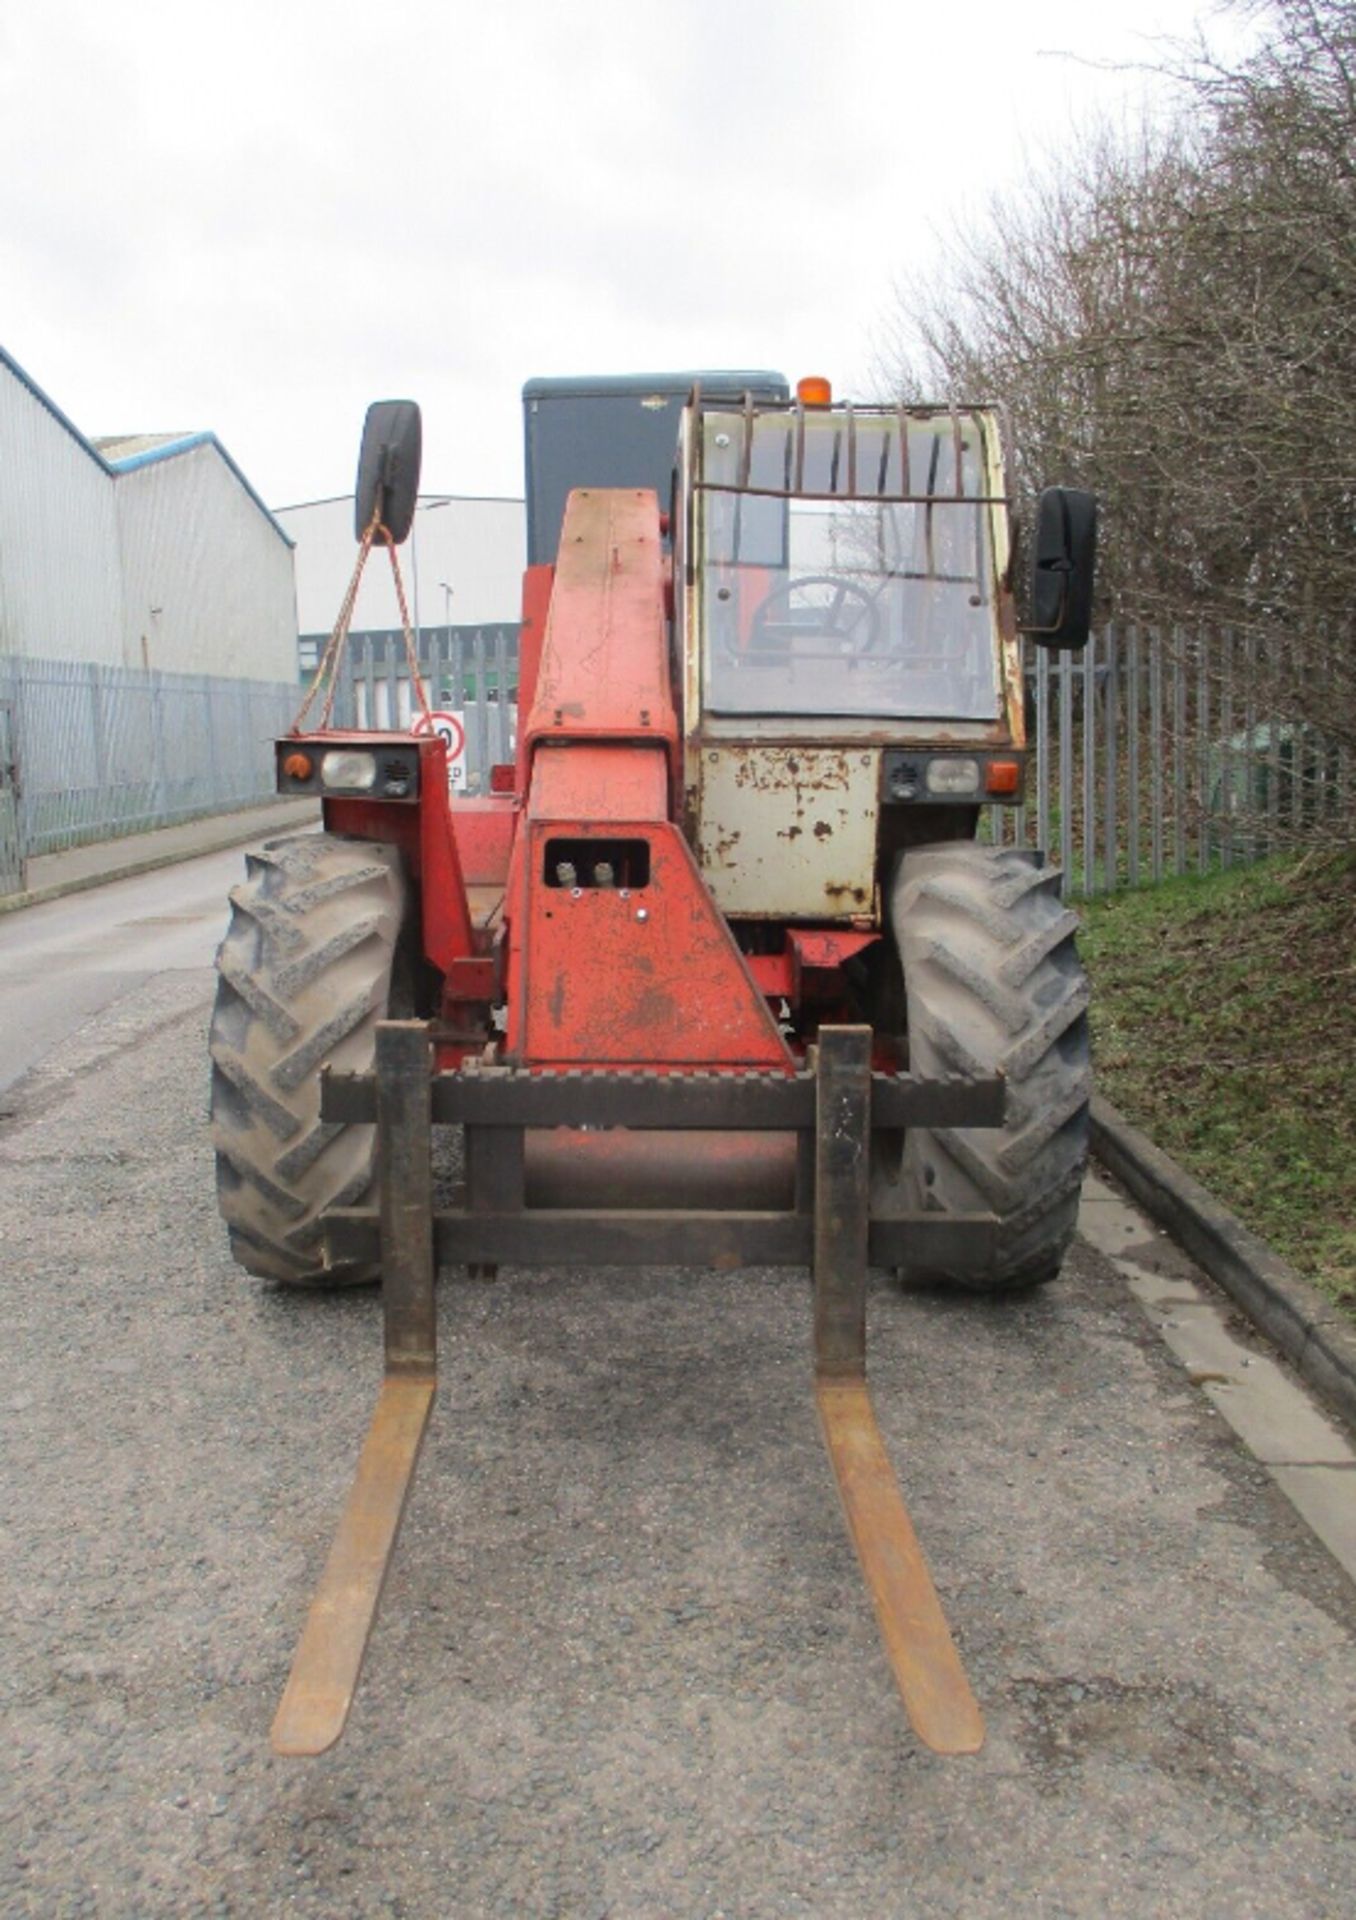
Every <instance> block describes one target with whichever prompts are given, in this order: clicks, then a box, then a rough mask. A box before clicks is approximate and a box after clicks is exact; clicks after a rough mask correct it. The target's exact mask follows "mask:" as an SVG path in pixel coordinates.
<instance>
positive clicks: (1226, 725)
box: [0, 622, 1356, 897]
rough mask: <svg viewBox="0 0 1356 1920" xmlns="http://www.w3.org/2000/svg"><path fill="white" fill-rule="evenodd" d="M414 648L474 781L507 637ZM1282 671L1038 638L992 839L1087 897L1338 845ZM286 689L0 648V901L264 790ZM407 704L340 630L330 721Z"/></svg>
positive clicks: (1246, 650)
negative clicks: (1023, 764)
mask: <svg viewBox="0 0 1356 1920" xmlns="http://www.w3.org/2000/svg"><path fill="white" fill-rule="evenodd" d="M418 655H419V663H420V671H421V673H422V674H423V675H424V676H425V679H426V682H427V685H428V690H429V695H430V699H431V700H432V702H433V704H434V705H435V706H437V707H439V708H441V709H443V710H445V711H451V712H454V713H457V714H459V715H460V716H461V718H462V720H463V724H464V726H465V731H466V754H467V779H466V782H465V785H466V790H467V791H470V792H476V791H483V790H484V788H485V787H486V786H487V785H488V778H489V769H490V768H491V767H492V766H494V765H495V764H496V763H498V762H501V761H505V760H511V759H512V758H513V754H514V749H515V744H516V743H515V726H516V718H517V713H516V702H517V689H518V629H517V627H516V626H515V625H513V624H511V623H508V622H504V623H500V624H498V625H494V626H483V627H430V628H424V629H423V631H422V632H421V634H420V635H419V647H418ZM1287 672H1288V668H1287V667H1286V666H1285V665H1283V664H1282V663H1280V662H1277V661H1273V660H1269V659H1268V658H1267V657H1266V655H1265V654H1264V652H1263V651H1262V649H1260V648H1259V646H1258V645H1257V643H1256V642H1255V641H1253V640H1252V639H1251V638H1248V639H1246V640H1241V639H1238V638H1237V637H1236V636H1231V635H1229V634H1227V633H1209V632H1205V633H1197V634H1183V633H1173V634H1169V635H1163V634H1158V633H1151V632H1147V631H1143V630H1138V629H1135V628H1119V627H1115V626H1112V627H1107V628H1105V629H1104V630H1103V631H1102V632H1100V633H1098V634H1096V635H1095V636H1094V637H1093V639H1092V640H1090V641H1089V643H1088V646H1087V648H1086V650H1085V652H1083V653H1082V654H1081V655H1075V654H1069V653H1061V654H1054V655H1052V654H1049V653H1046V652H1044V651H1040V650H1036V651H1035V657H1034V659H1033V660H1032V661H1031V663H1030V665H1029V667H1028V673H1027V706H1028V714H1027V718H1028V730H1029V734H1030V738H1031V742H1032V747H1033V751H1032V754H1031V760H1030V766H1029V774H1028V782H1027V799H1026V804H1025V805H1024V806H1022V807H1018V808H1006V807H995V808H993V809H991V813H990V820H989V823H988V830H989V833H990V836H991V837H992V838H993V839H995V840H997V841H1001V842H1006V843H1015V844H1018V845H1025V846H1033V847H1040V848H1044V849H1045V850H1046V851H1047V852H1048V853H1049V854H1050V856H1051V858H1052V859H1055V860H1057V861H1058V862H1059V864H1060V865H1061V866H1062V867H1063V869H1064V875H1065V891H1066V893H1070V894H1077V895H1082V896H1085V897H1086V896H1090V895H1093V894H1098V893H1107V892H1112V891H1115V890H1116V889H1118V888H1121V887H1127V886H1129V887H1133V886H1138V885H1141V884H1143V883H1145V882H1150V881H1156V880H1161V879H1163V878H1165V877H1166V876H1168V875H1170V874H1183V873H1197V872H1205V871H1207V870H1209V869H1210V868H1212V867H1216V866H1221V867H1227V866H1230V865H1233V864H1235V863H1240V862H1244V861H1250V860H1254V859H1257V858H1260V857H1261V856H1263V855H1265V854H1267V853H1270V852H1273V851H1275V850H1277V849H1278V848H1281V847H1284V846H1287V845H1293V844H1294V843H1295V842H1296V841H1298V840H1300V839H1304V838H1313V837H1314V836H1315V835H1318V836H1321V835H1322V834H1323V833H1324V832H1325V830H1329V829H1340V830H1341V831H1342V834H1343V837H1344V838H1346V839H1348V840H1349V839H1350V838H1351V837H1352V834H1353V831H1354V830H1356V829H1353V820H1356V778H1354V777H1353V776H1354V773H1356V769H1353V766H1352V754H1351V750H1350V747H1349V745H1348V744H1346V742H1345V741H1344V740H1342V739H1338V738H1336V737H1335V736H1334V735H1333V734H1331V733H1329V732H1326V731H1324V730H1323V729H1321V728H1319V727H1317V726H1315V725H1313V724H1312V723H1311V722H1308V721H1303V720H1300V719H1298V718H1296V717H1295V712H1294V700H1293V691H1292V690H1289V689H1288V683H1287V678H1286V675H1287ZM298 699H299V695H298V690H297V688H296V687H295V686H291V685H277V684H273V683H264V682H260V681H249V680H224V679H216V678H210V677H208V676H206V675H197V674H162V673H147V672H142V671H140V670H138V669H135V668H130V667H96V666H91V665H88V664H85V663H77V662H71V661H50V660H26V659H17V658H4V657H0V892H3V891H5V890H6V889H7V888H10V889H12V888H17V887H18V886H20V885H21V884H22V882H21V880H20V878H19V877H18V874H19V871H20V870H21V862H22V860H23V859H24V858H27V857H31V856H33V855H36V854H43V853H55V852H59V851H60V850H61V849H63V848H65V847H72V846H78V845H80V844H82V843H84V842H86V841H91V840H102V839H108V838H112V837H114V836H116V835H119V834H126V833H136V832H140V831H142V830H144V829H147V828H151V827H161V826H169V825H172V824H174V823H175V822H176V821H180V820H186V819H190V818H191V817H192V816H194V815H195V814H204V813H212V812H218V811H226V810H228V809H230V808H232V807H237V806H244V805H248V804H249V803H250V802H251V801H256V800H263V799H266V798H267V797H268V796H269V795H270V794H271V793H272V792H273V790H274V786H273V778H274V776H273V754H272V741H273V740H274V738H275V737H276V736H277V735H279V734H281V733H284V732H286V730H287V728H288V727H289V725H290V724H291V722H292V719H293V716H294V714H295V712H296V708H297V704H298ZM414 710H415V708H414V706H412V703H411V695H410V685H409V675H408V668H407V664H406V659H405V647H404V641H403V638H402V636H401V635H400V633H398V632H375V633H361V634H353V635H352V636H351V637H350V643H349V649H348V655H347V661H346V665H345V668H344V671H343V673H342V675H341V680H340V687H339V695H338V699H337V701H336V706H335V713H334V724H335V725H337V726H361V727H367V726H375V727H387V726H391V725H393V724H394V725H397V726H407V725H408V724H409V722H410V719H411V717H412V713H413V712H414ZM11 774H12V775H13V776H15V777H11ZM6 849H8V850H9V851H8V853H7V851H6ZM16 855H17V858H16V857H15V856H16Z"/></svg>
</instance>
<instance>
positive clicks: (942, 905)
mask: <svg viewBox="0 0 1356 1920" xmlns="http://www.w3.org/2000/svg"><path fill="white" fill-rule="evenodd" d="M890 920H891V925H892V928H893V931H894V936H895V942H896V945H897V947H898V950H899V955H900V959H901V961H902V964H903V972H904V998H905V1008H906V1018H907V1025H908V1045H909V1065H910V1068H911V1070H912V1071H913V1072H915V1073H922V1074H927V1073H970V1074H991V1073H993V1072H995V1071H997V1070H1001V1071H1002V1072H1003V1073H1004V1074H1005V1075H1006V1077H1007V1085H1008V1095H1007V1119H1006V1121H1005V1123H1004V1125H1003V1126H1002V1127H934V1128H926V1127H913V1128H910V1129H909V1131H908V1133H907V1135H906V1136H905V1138H904V1144H903V1153H902V1158H901V1160H900V1161H899V1162H898V1176H899V1180H900V1183H901V1185H902V1186H903V1188H904V1198H905V1201H906V1204H907V1205H908V1206H909V1207H910V1208H917V1209H921V1210H928V1211H931V1210H940V1211H943V1212H948V1213H965V1212H976V1211H978V1212H991V1213H994V1214H996V1215H997V1216H998V1220H999V1231H998V1235H997V1245H996V1249H995V1253H994V1257H993V1260H992V1262H991V1263H990V1264H988V1265H987V1266H985V1267H983V1268H982V1269H978V1270H975V1271H970V1272H961V1271H957V1270H955V1269H949V1270H945V1271H942V1270H938V1269H937V1268H936V1267H935V1266H931V1265H927V1264H924V1263H921V1262H920V1263H919V1264H918V1265H911V1266H906V1267H905V1268H904V1269H903V1277H904V1278H905V1279H906V1280H909V1281H924V1282H934V1281H946V1282H950V1283H952V1284H953V1285H957V1286H962V1287H967V1288H970V1289H971V1290H972V1291H975V1292H984V1293H988V1292H1000V1291H1004V1290H1008V1289H1015V1288H1019V1287H1032V1286H1036V1285H1039V1284H1040V1283H1041V1282H1043V1281H1046V1280H1050V1279H1053V1277H1054V1276H1055V1274H1056V1273H1058V1271H1059V1267H1060V1262H1061V1261H1062V1259H1063V1257H1064V1253H1065V1249H1066V1248H1067V1247H1068V1244H1069V1242H1070V1240H1071V1239H1072V1238H1073V1232H1074V1226H1075V1223H1076V1221H1077V1217H1078V1196H1079V1189H1080V1188H1081V1186H1082V1182H1083V1173H1084V1169H1085V1168H1086V1166H1087V1159H1088V1108H1089V1102H1090V1100H1091V1098H1092V1064H1091V1057H1090V1053H1089V1045H1088V1021H1087V1004H1088V984H1087V978H1086V975H1085V974H1084V972H1083V968H1082V964H1081V962H1080V961H1079V958H1078V953H1077V950H1076V948H1075V945H1074V934H1075V931H1076V929H1077V926H1078V916H1077V914H1075V913H1071V912H1070V911H1068V910H1067V909H1066V908H1065V907H1063V906H1062V905H1061V904H1060V899H1059V877H1058V874H1057V873H1056V872H1054V871H1052V870H1051V869H1048V868H1046V867H1044V866H1042V865H1040V864H1039V862H1038V859H1037V856H1035V855H1033V854H1029V853H1025V852H1021V851H1018V850H1017V849H1016V848H1010V847H979V846H975V845H974V844H973V843H972V842H970V841H956V842H950V843H947V844H945V845H939V846H928V847H919V848H917V849H915V850H914V851H912V852H909V853H905V854H904V855H903V856H902V857H901V859H900V861H899V863H898V866H897V867H896V869H895V874H894V878H893V881H892V885H891V890H890Z"/></svg>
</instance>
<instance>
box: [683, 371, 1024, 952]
mask: <svg viewBox="0 0 1356 1920" xmlns="http://www.w3.org/2000/svg"><path fill="white" fill-rule="evenodd" d="M679 507H680V512H679V515H678V516H677V518H678V519H679V521H680V522H681V524H680V525H679V526H676V527H675V543H676V548H677V553H676V567H675V575H676V578H677V581H678V594H677V616H678V632H679V634H680V636H681V646H682V651H683V682H684V712H685V716H686V725H685V731H686V778H687V805H688V813H689V824H690V828H691V831H692V838H693V843H694V845H695V847H696V848H697V851H698V859H699V861H700V863H701V866H702V871H703V874H704V877H705V879H706V881H707V884H708V886H710V888H711V890H712V892H713V893H714V894H715V897H716V900H717V902H718V903H719V904H720V906H721V907H722V908H723V909H724V911H725V912H726V913H727V914H730V915H732V916H736V917H739V918H750V917H752V918H766V919H778V920H794V919H812V920H825V919H827V920H838V921H849V922H853V923H856V924H868V923H869V924H874V923H875V922H876V920H877V913H878V886H877V869H878V864H879V862H878V850H879V847H880V844H881V839H882V835H881V827H882V818H881V815H882V809H883V808H887V809H888V808H892V807H894V806H896V805H900V804H914V803H916V804H918V805H919V806H921V807H926V806H928V805H929V803H930V802H936V803H941V804H950V805H952V806H954V805H955V803H956V801H957V800H958V799H960V800H962V801H964V800H972V801H973V802H974V803H975V804H976V805H977V804H978V802H979V801H980V800H982V799H984V798H986V797H989V796H988V795H987V794H986V792H985V773H986V767H987V763H988V760H989V758H990V756H991V755H993V754H994V753H1002V754H1003V755H1004V756H1005V758H1006V759H1007V761H1008V762H1009V764H1010V763H1011V758H1012V753H1013V750H1014V749H1020V747H1021V745H1022V737H1023V736H1022V712H1021V701H1020V697H1019V689H1020V681H1019V676H1018V667H1017V632H1016V624H1015V618H1014V615H1013V609H1012V599H1011V594H1010V592H1009V591H1008V570H1009V521H1008V502H1007V498H1006V492H1005V483H1004V477H1003V461H1002V449H1001V439H1000V433H999V425H998V420H997V417H996V415H995V414H993V413H992V412H990V411H987V410H982V409H971V408H966V409H959V408H936V407H928V408H922V407H920V408H904V407H889V408H884V407H882V408H869V407H850V406H840V407H832V406H815V405H806V404H803V403H802V402H801V401H796V402H793V403H782V404H767V403H763V404H759V403H757V402H754V401H751V400H750V401H746V402H745V403H744V404H743V405H742V406H733V405H731V404H730V403H729V402H728V401H727V400H720V401H714V402H712V401H707V402H705V403H704V402H703V400H702V397H701V395H700V393H698V394H697V395H696V396H694V400H693V403H692V404H691V405H690V406H689V408H688V410H687V414H686V417H685V421H684V432H683V437H682V442H681V446H680V487H679ZM928 748H933V749H935V750H936V757H937V758H938V759H939V761H947V762H949V763H950V764H949V765H948V766H940V767H939V768H938V770H937V771H936V772H934V773H933V774H932V779H933V781H934V782H935V783H936V784H935V790H934V789H933V788H930V787H929V784H928V778H927V776H928V772H929V769H930V767H931V760H932V756H931V755H929V754H928V753H927V752H926V751H923V753H922V756H921V759H920V756H919V751H918V750H919V749H923V750H926V749H928ZM957 748H960V749H962V751H961V752H960V753H959V754H957V752H956V749H957ZM901 754H903V755H904V758H903V759H901ZM906 764H907V765H909V766H914V765H917V766H919V767H920V768H921V776H920V777H919V778H918V780H917V781H916V782H914V783H913V784H914V786H915V787H916V791H915V792H912V793H910V794H909V795H908V796H907V799H906V796H905V795H903V794H902V793H901V792H900V791H899V789H900V787H901V782H900V780H899V778H898V773H899V769H900V768H901V766H903V765H906ZM966 780H972V782H973V784H972V785H971V786H970V787H969V788H968V789H967V788H966V787H965V784H964V783H965V781H966ZM957 782H960V785H959V786H958V785H957V784H956V783H957ZM936 825H937V826H939V825H940V823H939V822H938V823H936ZM935 830H936V827H934V829H933V831H935ZM928 832H929V830H928V829H927V828H926V827H924V829H923V831H922V832H921V833H920V835H919V837H920V838H925V837H928ZM890 837H891V836H889V835H887V836H886V838H887V839H888V838H890Z"/></svg>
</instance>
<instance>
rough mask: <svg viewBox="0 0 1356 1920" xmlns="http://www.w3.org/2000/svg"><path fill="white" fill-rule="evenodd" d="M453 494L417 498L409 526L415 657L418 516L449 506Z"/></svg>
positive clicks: (417, 645) (419, 632)
mask: <svg viewBox="0 0 1356 1920" xmlns="http://www.w3.org/2000/svg"><path fill="white" fill-rule="evenodd" d="M454 498H455V495H453V494H450V493H445V494H442V495H440V496H439V498H437V499H436V500H417V501H416V502H415V506H414V522H413V525H412V526H411V527H410V575H411V578H412V580H413V584H414V651H415V655H416V657H417V656H418V653H419V650H420V644H421V641H422V638H423V633H422V629H421V628H420V625H419V516H420V514H421V513H434V512H436V511H437V509H438V508H439V507H450V506H451V505H452V502H453V499H454Z"/></svg>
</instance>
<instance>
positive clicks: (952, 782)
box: [924, 757, 979, 793]
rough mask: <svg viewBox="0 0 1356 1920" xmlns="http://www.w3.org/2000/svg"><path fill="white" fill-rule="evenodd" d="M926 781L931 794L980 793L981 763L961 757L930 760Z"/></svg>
mask: <svg viewBox="0 0 1356 1920" xmlns="http://www.w3.org/2000/svg"><path fill="white" fill-rule="evenodd" d="M924 779H925V781H926V784H927V790H928V792H929V793H978V792H979V762H978V760H966V759H962V758H959V757H957V758H955V759H952V758H947V759H945V760H929V761H928V770H927V773H926V774H925V776H924Z"/></svg>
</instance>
